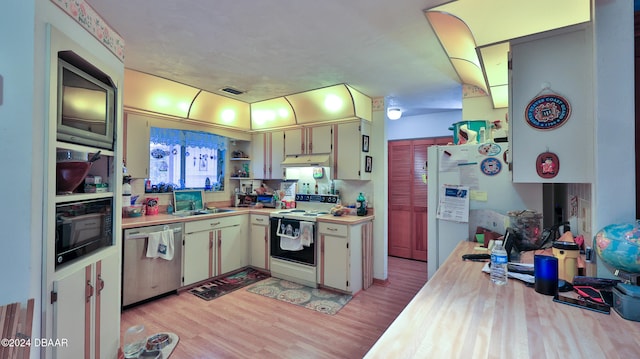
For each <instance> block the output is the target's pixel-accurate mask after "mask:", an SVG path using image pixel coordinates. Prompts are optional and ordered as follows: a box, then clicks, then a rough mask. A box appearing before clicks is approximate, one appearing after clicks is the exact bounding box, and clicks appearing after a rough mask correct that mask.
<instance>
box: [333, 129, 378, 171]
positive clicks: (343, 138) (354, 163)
mask: <svg viewBox="0 0 640 359" xmlns="http://www.w3.org/2000/svg"><path fill="white" fill-rule="evenodd" d="M334 126H335V128H334V131H335V133H336V138H337V142H336V143H335V144H334V146H333V178H334V179H341V180H370V179H371V172H367V167H366V165H367V164H366V161H367V156H369V153H368V152H364V151H363V136H367V137H366V139H367V149H368V148H369V146H370V144H369V141H370V140H371V138H370V137H369V136H370V135H371V123H370V122H369V121H365V120H360V121H355V122H346V123H339V124H336V125H334ZM370 160H371V161H373V158H370ZM370 170H371V169H369V171H370Z"/></svg>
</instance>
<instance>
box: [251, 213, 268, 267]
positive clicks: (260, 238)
mask: <svg viewBox="0 0 640 359" xmlns="http://www.w3.org/2000/svg"><path fill="white" fill-rule="evenodd" d="M249 247H250V252H251V255H250V262H249V264H251V265H252V266H253V267H256V268H260V269H266V270H269V217H268V216H258V215H252V216H251V241H250V243H249Z"/></svg>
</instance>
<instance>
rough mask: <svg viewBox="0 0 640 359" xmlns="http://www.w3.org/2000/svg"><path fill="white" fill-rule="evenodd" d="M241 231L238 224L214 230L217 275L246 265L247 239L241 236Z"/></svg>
mask: <svg viewBox="0 0 640 359" xmlns="http://www.w3.org/2000/svg"><path fill="white" fill-rule="evenodd" d="M243 233H244V232H243V231H242V228H241V227H240V226H239V225H238V226H232V227H225V228H220V229H218V230H216V237H217V239H218V249H217V250H218V261H217V262H218V273H217V274H218V275H220V274H225V273H229V272H231V271H234V270H236V269H240V268H242V267H244V266H246V265H247V259H246V258H247V239H246V238H243Z"/></svg>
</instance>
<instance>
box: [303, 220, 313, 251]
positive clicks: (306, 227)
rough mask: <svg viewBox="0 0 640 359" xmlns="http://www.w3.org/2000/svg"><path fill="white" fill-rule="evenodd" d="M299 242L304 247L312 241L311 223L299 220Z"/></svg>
mask: <svg viewBox="0 0 640 359" xmlns="http://www.w3.org/2000/svg"><path fill="white" fill-rule="evenodd" d="M300 243H301V244H302V245H303V246H305V247H309V246H310V245H311V243H313V223H311V222H300Z"/></svg>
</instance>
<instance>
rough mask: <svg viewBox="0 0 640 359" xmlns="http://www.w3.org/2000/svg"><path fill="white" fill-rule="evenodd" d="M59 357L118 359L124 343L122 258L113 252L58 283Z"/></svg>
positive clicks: (55, 321) (56, 334) (55, 332)
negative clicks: (121, 342)
mask: <svg viewBox="0 0 640 359" xmlns="http://www.w3.org/2000/svg"><path fill="white" fill-rule="evenodd" d="M53 290H54V292H55V293H57V300H56V301H55V302H54V303H53V336H52V338H58V339H63V338H64V339H67V340H68V343H69V344H70V345H67V346H59V347H54V348H53V349H54V357H55V358H115V357H117V355H118V348H119V346H120V345H119V343H120V257H119V256H118V254H117V253H115V252H114V253H113V254H112V255H110V256H107V257H105V258H104V259H102V260H100V261H98V262H96V263H94V264H91V265H88V266H86V267H84V268H80V269H78V270H76V271H74V272H72V273H70V274H69V275H68V276H66V277H63V278H61V279H60V280H57V281H54V283H53Z"/></svg>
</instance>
